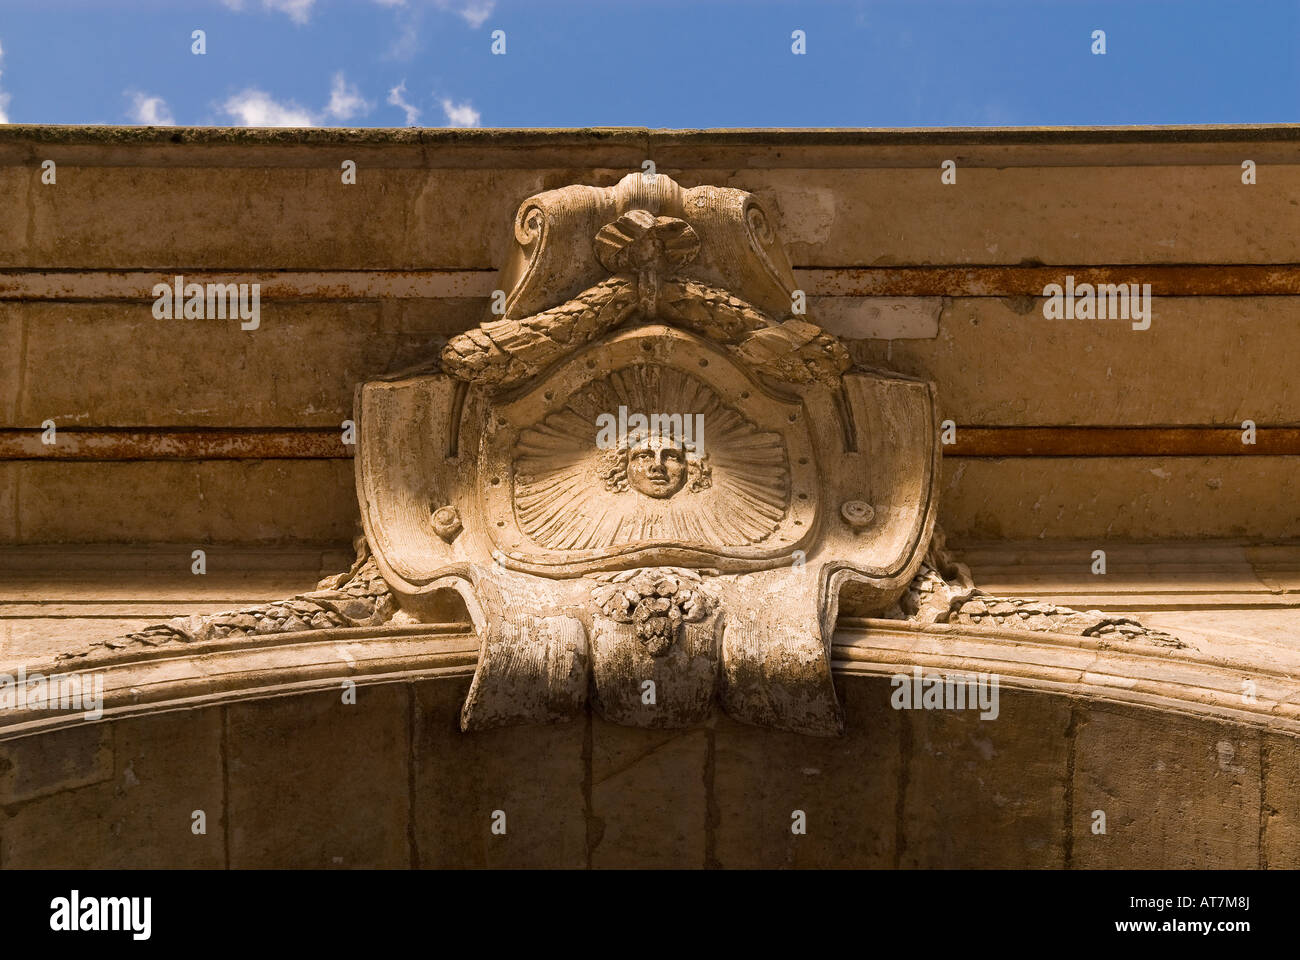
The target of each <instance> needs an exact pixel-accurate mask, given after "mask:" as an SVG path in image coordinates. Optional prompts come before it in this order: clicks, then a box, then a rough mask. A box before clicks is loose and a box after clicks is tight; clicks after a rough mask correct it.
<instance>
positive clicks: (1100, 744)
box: [1070, 706, 1261, 869]
mask: <svg viewBox="0 0 1300 960" xmlns="http://www.w3.org/2000/svg"><path fill="white" fill-rule="evenodd" d="M1118 744H1124V745H1125V748H1124V749H1117V745H1118ZM1072 797H1073V815H1072V817H1071V830H1072V836H1071V851H1072V853H1071V858H1070V863H1071V865H1072V866H1075V867H1097V868H1118V867H1125V868H1143V867H1152V868H1162V869H1204V868H1207V867H1217V868H1237V869H1246V868H1253V867H1257V866H1258V865H1259V838H1260V799H1261V798H1260V759H1259V736H1258V734H1257V733H1255V732H1254V731H1251V730H1248V729H1246V728H1241V727H1232V726H1229V725H1226V724H1217V723H1212V722H1208V721H1203V720H1202V721H1193V720H1189V719H1187V718H1184V717H1179V716H1177V715H1161V714H1159V713H1156V712H1153V711H1135V710H1133V709H1130V708H1121V707H1108V706H1091V707H1089V708H1087V710H1086V711H1084V712H1081V713H1080V715H1079V719H1078V723H1077V727H1076V730H1075V746H1074V768H1073V776H1072ZM1098 810H1100V811H1102V812H1103V813H1104V814H1105V823H1106V833H1105V834H1100V833H1094V832H1093V824H1094V822H1099V821H1098V819H1097V818H1096V816H1095V813H1094V812H1095V811H1098Z"/></svg>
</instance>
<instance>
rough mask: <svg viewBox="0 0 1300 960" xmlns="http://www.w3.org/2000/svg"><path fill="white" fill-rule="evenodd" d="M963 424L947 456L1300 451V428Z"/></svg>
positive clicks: (1198, 454)
mask: <svg viewBox="0 0 1300 960" xmlns="http://www.w3.org/2000/svg"><path fill="white" fill-rule="evenodd" d="M1244 436H1245V432H1244V431H1242V430H1241V429H1239V428H1237V427H961V426H959V427H958V428H957V431H956V442H955V443H953V444H951V445H949V446H945V447H944V449H943V453H944V456H946V457H1232V456H1251V455H1254V456H1300V429H1297V428H1292V427H1257V428H1256V430H1255V435H1254V439H1255V442H1254V443H1253V444H1252V443H1245V442H1243V437H1244Z"/></svg>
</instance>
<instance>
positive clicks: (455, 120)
mask: <svg viewBox="0 0 1300 960" xmlns="http://www.w3.org/2000/svg"><path fill="white" fill-rule="evenodd" d="M442 112H443V113H445V114H446V115H447V126H449V127H477V126H478V122H479V119H480V116H479V112H478V111H477V110H475V109H474V108H473V107H472V106H470V103H469V101H468V100H466V101H465V102H464V103H452V102H451V101H450V100H448V99H446V98H445V97H444V98H443V101H442Z"/></svg>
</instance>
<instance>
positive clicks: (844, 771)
mask: <svg viewBox="0 0 1300 960" xmlns="http://www.w3.org/2000/svg"><path fill="white" fill-rule="evenodd" d="M836 686H837V688H838V690H839V693H840V699H841V701H842V702H843V704H844V713H845V727H846V731H845V736H844V738H842V739H820V738H819V739H813V738H809V737H803V736H799V735H798V734H792V733H783V732H781V731H775V730H773V731H764V730H760V729H758V728H755V727H752V726H747V725H744V724H739V723H736V722H735V721H733V720H730V719H727V718H725V717H719V718H718V721H717V725H716V727H715V729H714V733H713V741H714V755H715V756H714V761H713V765H712V766H713V776H712V781H711V790H710V808H711V810H712V817H711V819H712V821H713V824H714V825H713V828H712V834H713V837H714V840H713V843H712V850H713V857H714V859H715V860H716V862H717V864H719V865H721V866H723V867H728V868H762V869H772V868H778V867H832V868H840V867H853V868H874V869H887V868H889V867H893V866H895V865H896V861H895V849H896V848H895V843H896V836H897V820H898V802H897V801H898V787H899V778H898V776H899V721H900V714H899V712H898V711H895V710H892V709H891V708H890V706H889V687H888V683H887V681H885V680H884V679H881V678H875V677H871V678H868V677H844V678H841V679H840V681H839V682H838V683H837V685H836ZM795 811H803V813H804V816H805V820H806V830H807V832H806V833H804V834H801V835H799V834H795V833H794V832H793V831H792V827H793V824H794V820H793V814H794V812H795Z"/></svg>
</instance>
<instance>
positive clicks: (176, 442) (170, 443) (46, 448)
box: [0, 427, 354, 460]
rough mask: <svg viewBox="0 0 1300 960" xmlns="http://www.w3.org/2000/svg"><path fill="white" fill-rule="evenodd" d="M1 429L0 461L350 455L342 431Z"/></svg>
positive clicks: (266, 457) (282, 458)
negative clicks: (47, 434) (48, 437)
mask: <svg viewBox="0 0 1300 960" xmlns="http://www.w3.org/2000/svg"><path fill="white" fill-rule="evenodd" d="M42 437H43V431H41V430H21V429H20V430H13V429H10V430H0V460H337V459H348V458H350V457H351V456H352V451H353V449H354V448H353V446H352V445H350V444H345V443H343V435H342V431H341V430H339V429H337V428H333V427H321V428H315V427H312V428H303V429H289V428H286V429H271V430H267V429H256V428H239V427H233V428H220V429H188V428H180V427H178V428H168V427H157V428H149V427H145V428H136V429H121V430H119V429H112V430H93V429H92V430H84V429H73V428H67V429H62V430H58V431H57V432H56V433H55V435H54V437H55V442H54V443H52V444H46V443H44V442H43V440H42Z"/></svg>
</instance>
